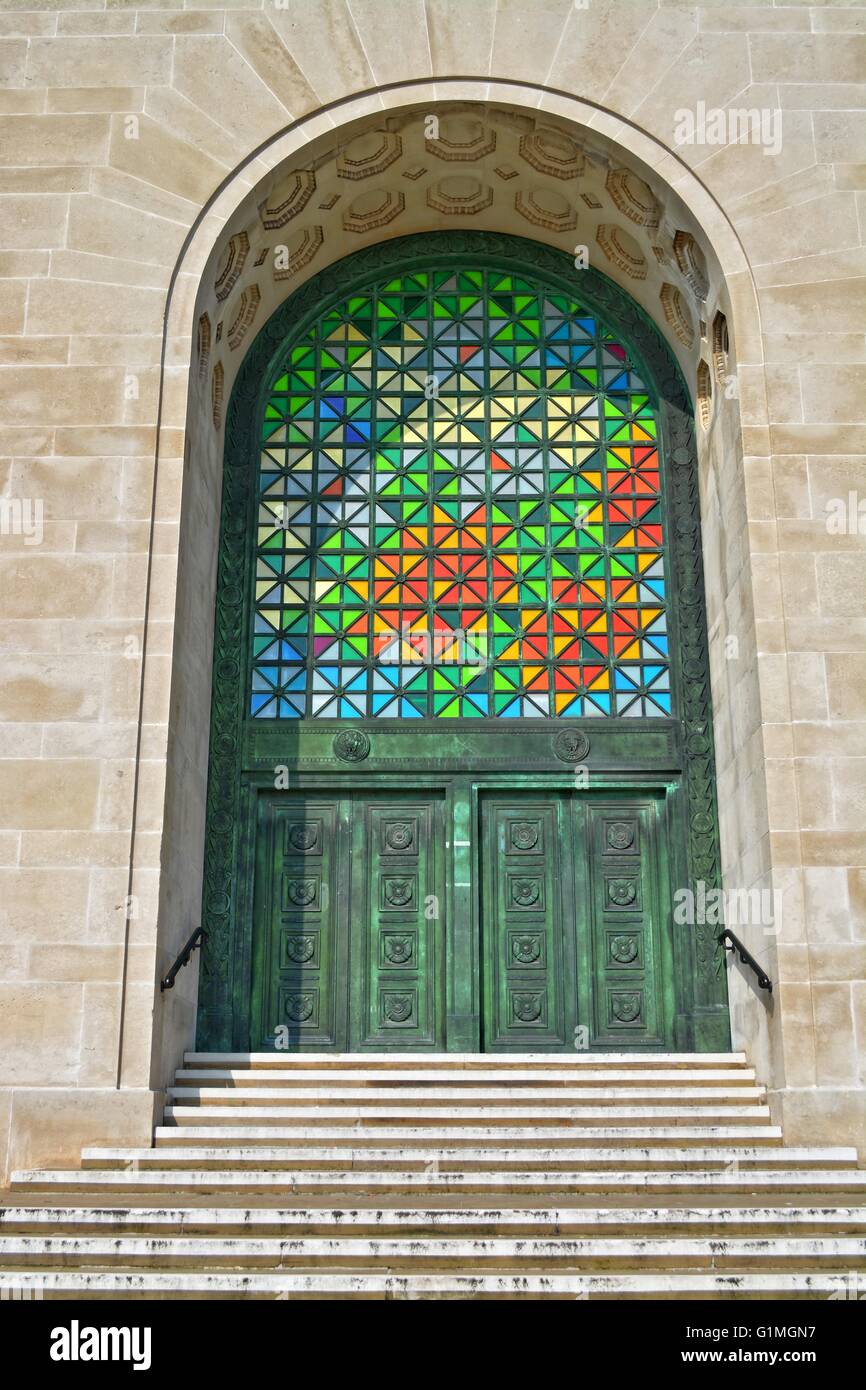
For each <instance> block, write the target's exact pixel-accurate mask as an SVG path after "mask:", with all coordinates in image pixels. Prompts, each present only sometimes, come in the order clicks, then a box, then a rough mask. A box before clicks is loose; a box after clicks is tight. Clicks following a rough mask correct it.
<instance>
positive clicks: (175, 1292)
mask: <svg viewBox="0 0 866 1390" xmlns="http://www.w3.org/2000/svg"><path fill="white" fill-rule="evenodd" d="M7 1289H8V1290H10V1291H15V1292H18V1291H20V1290H22V1289H24V1290H27V1289H32V1290H33V1291H34V1292H37V1291H38V1293H39V1296H40V1297H42V1298H43V1299H68V1298H76V1299H81V1298H111V1297H118V1296H119V1297H123V1298H127V1299H128V1298H144V1299H153V1298H158V1299H161V1298H167V1299H171V1300H172V1301H177V1300H178V1299H181V1298H193V1299H202V1298H219V1299H229V1298H230V1299H237V1298H253V1299H296V1298H307V1299H325V1300H330V1299H335V1298H339V1299H343V1298H370V1299H372V1298H375V1299H383V1298H385V1299H422V1298H423V1299H428V1298H457V1299H466V1298H473V1299H475V1298H485V1299H492V1298H507V1299H515V1298H532V1299H542V1298H544V1299H568V1300H569V1301H570V1302H573V1301H574V1300H575V1299H580V1300H583V1299H587V1300H588V1299H593V1300H595V1299H617V1300H623V1299H660V1298H663V1299H688V1300H692V1299H724V1300H725V1301H726V1302H730V1301H738V1300H740V1301H742V1300H750V1299H761V1300H772V1301H776V1300H778V1299H816V1298H838V1299H849V1298H856V1297H857V1294H856V1291H855V1290H856V1285H855V1284H854V1282H853V1280H852V1278H851V1277H850V1276H849V1275H848V1274H841V1273H839V1274H837V1273H824V1272H823V1271H822V1270H815V1271H802V1272H798V1273H793V1274H789V1273H782V1272H777V1271H773V1272H771V1273H759V1274H754V1273H750V1272H747V1273H742V1274H740V1273H705V1274H677V1273H667V1272H665V1271H660V1272H658V1273H650V1274H616V1273H611V1274H583V1275H580V1274H555V1273H552V1274H544V1275H526V1274H488V1275H484V1274H474V1273H467V1274H432V1273H429V1274H428V1273H419V1274H403V1275H399V1274H352V1273H345V1274H344V1273H340V1274H298V1273H295V1274H283V1273H276V1272H274V1273H262V1272H258V1271H255V1270H253V1271H249V1272H244V1273H227V1274H215V1273H207V1272H204V1273H198V1272H196V1273H189V1274H186V1273H184V1272H183V1271H177V1270H171V1271H166V1272H164V1273H161V1272H158V1271H153V1272H149V1273H105V1272H95V1271H86V1270H81V1271H79V1270H58V1271H53V1270H40V1271H38V1272H36V1273H31V1274H28V1273H14V1274H0V1297H2V1295H3V1292H4V1291H5V1290H7Z"/></svg>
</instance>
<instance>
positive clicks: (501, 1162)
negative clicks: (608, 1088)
mask: <svg viewBox="0 0 866 1390" xmlns="http://www.w3.org/2000/svg"><path fill="white" fill-rule="evenodd" d="M81 1161H82V1167H83V1168H85V1169H91V1168H97V1169H109V1168H117V1169H124V1170H128V1171H136V1170H137V1171H144V1170H150V1169H164V1170H168V1169H172V1170H174V1169H178V1170H185V1169H190V1168H203V1169H206V1170H208V1171H210V1170H212V1169H225V1170H229V1169H249V1168H258V1169H261V1170H262V1171H263V1172H265V1171H267V1172H277V1171H279V1172H283V1171H286V1170H288V1171H301V1170H307V1169H310V1170H322V1169H332V1170H334V1171H335V1172H339V1173H342V1172H343V1171H344V1170H346V1169H350V1168H351V1169H373V1170H377V1171H379V1170H381V1171H387V1170H390V1169H392V1168H394V1169H398V1170H400V1169H405V1170H407V1171H408V1170H410V1169H417V1170H427V1169H428V1168H430V1167H431V1166H432V1165H436V1166H437V1167H438V1168H440V1169H441V1170H443V1171H448V1170H450V1169H456V1170H461V1169H466V1170H471V1171H475V1170H476V1169H482V1170H484V1171H486V1170H488V1169H495V1170H497V1171H499V1170H501V1171H503V1172H504V1171H506V1170H509V1171H510V1170H512V1169H526V1170H527V1171H535V1170H536V1169H540V1170H541V1171H550V1170H551V1169H557V1170H566V1171H567V1170H569V1169H576V1170H579V1169H582V1168H584V1167H586V1168H590V1169H591V1168H598V1169H602V1168H604V1169H607V1168H612V1169H614V1170H617V1171H620V1170H624V1169H636V1168H671V1169H675V1168H676V1169H680V1168H705V1169H711V1170H712V1171H718V1170H719V1169H721V1168H727V1167H733V1166H734V1165H737V1164H739V1165H740V1166H742V1167H750V1166H752V1167H754V1166H757V1167H759V1168H760V1167H767V1168H768V1167H773V1168H776V1167H779V1168H786V1169H793V1168H795V1167H800V1168H808V1167H814V1168H819V1169H830V1168H854V1169H856V1164H857V1150H856V1149H848V1148H779V1149H765V1148H764V1149H762V1148H753V1147H750V1146H747V1145H743V1146H741V1147H740V1148H732V1147H728V1148H724V1149H708V1148H700V1147H697V1146H695V1147H691V1148H677V1149H672V1148H658V1149H654V1148H633V1149H623V1148H607V1149H570V1148H567V1149H557V1148H549V1147H544V1148H541V1147H536V1148H517V1149H511V1148H508V1147H507V1146H499V1145H497V1146H495V1147H490V1146H488V1147H486V1148H474V1149H469V1148H463V1149H450V1148H445V1147H439V1148H433V1147H426V1148H411V1147H406V1146H403V1147H401V1148H399V1149H398V1150H396V1151H394V1152H390V1151H388V1150H384V1151H383V1150H376V1151H375V1152H371V1150H370V1149H369V1148H368V1147H366V1146H365V1145H359V1146H358V1147H356V1148H339V1147H338V1148H330V1147H322V1146H319V1147H315V1148H314V1147H308V1148H296V1147H295V1146H294V1145H292V1144H287V1145H282V1146H276V1145H271V1146H269V1147H267V1148H264V1147H257V1146H252V1147H250V1148H246V1147H244V1146H242V1145H235V1146H233V1147H224V1148H223V1147H217V1148H195V1147H192V1148H180V1147H179V1148H168V1149H166V1148H160V1149H131V1148H122V1149H114V1148H87V1149H84V1150H83V1152H82V1155H81Z"/></svg>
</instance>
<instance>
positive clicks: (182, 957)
mask: <svg viewBox="0 0 866 1390" xmlns="http://www.w3.org/2000/svg"><path fill="white" fill-rule="evenodd" d="M204 939H205V929H204V927H196V929H195V931H194V932H193V934H192V936H191V937H190V939H189V941H188V942H187V943H186V945H185V946H184V947H183V948H182V950H181V952H180V954H179V956H178V958H177V960H176V961H175V963H174V965H173V966H172V967H171V969H170V970H169V972H168V974H167V975H163V977H162V979H161V980H160V982H159V991H160V994H161V993H162V992H163V990H166V989H174V982H175V980H176V978H177V976H178V973H179V971H180V970H182V969H183V967H184V966H185V965H188V964H189V962H190V959H191V958H192V953H193V951H194V950H195V948H196V947H197V946H200V945H201V943H202V942H203V941H204Z"/></svg>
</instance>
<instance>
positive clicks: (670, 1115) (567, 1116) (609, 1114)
mask: <svg viewBox="0 0 866 1390" xmlns="http://www.w3.org/2000/svg"><path fill="white" fill-rule="evenodd" d="M257 1098H258V1097H257ZM164 1119H165V1121H166V1123H167V1124H170V1125H199V1124H201V1122H202V1121H203V1120H206V1121H207V1123H208V1124H211V1125H213V1124H226V1125H237V1124H238V1123H239V1121H240V1120H241V1119H243V1122H244V1123H245V1124H249V1123H255V1124H256V1125H265V1124H275V1125H285V1124H286V1121H288V1120H291V1121H292V1122H293V1123H295V1122H297V1123H298V1124H303V1125H313V1124H323V1125H336V1124H342V1125H361V1126H369V1127H371V1128H372V1127H376V1126H379V1125H396V1124H399V1123H400V1122H404V1123H406V1124H410V1125H427V1124H437V1125H441V1124H450V1125H454V1124H460V1123H466V1124H478V1122H479V1120H480V1119H483V1121H484V1124H485V1125H494V1124H495V1125H510V1126H512V1127H513V1126H515V1125H525V1126H526V1127H527V1128H529V1129H531V1128H532V1127H533V1126H534V1125H538V1124H544V1125H554V1124H556V1125H570V1126H573V1125H583V1124H593V1123H595V1122H598V1121H600V1120H603V1121H604V1123H605V1125H615V1126H617V1127H619V1126H624V1127H629V1128H631V1127H632V1126H638V1127H640V1126H645V1125H646V1124H647V1123H649V1122H651V1121H660V1122H662V1123H665V1124H668V1125H676V1124H683V1125H692V1124H694V1123H695V1122H696V1121H698V1120H700V1121H701V1122H702V1123H703V1124H713V1123H718V1124H726V1123H730V1122H731V1121H736V1123H737V1124H740V1125H755V1126H765V1125H769V1123H770V1111H769V1109H768V1107H767V1106H766V1105H729V1106H702V1105H680V1106H675V1105H670V1106H668V1105H666V1106H653V1105H644V1106H636V1105H610V1106H601V1105H597V1106H593V1105H581V1106H557V1107H549V1106H548V1107H541V1106H517V1107H514V1106H508V1105H486V1106H485V1107H484V1109H483V1111H478V1110H470V1109H466V1110H465V1111H464V1112H463V1115H462V1116H461V1114H460V1107H454V1106H451V1105H435V1106H432V1105H417V1106H412V1107H411V1108H408V1109H407V1108H405V1107H401V1106H399V1105H394V1106H391V1105H378V1106H367V1105H348V1104H346V1105H325V1104H322V1105H303V1106H302V1105H298V1106H293V1105H291V1106H290V1105H270V1104H268V1105H252V1104H250V1105H244V1106H243V1107H242V1108H238V1109H234V1108H233V1107H232V1106H231V1105H225V1104H223V1105H211V1104H204V1105H199V1104H181V1105H169V1106H167V1107H166V1110H165V1114H164Z"/></svg>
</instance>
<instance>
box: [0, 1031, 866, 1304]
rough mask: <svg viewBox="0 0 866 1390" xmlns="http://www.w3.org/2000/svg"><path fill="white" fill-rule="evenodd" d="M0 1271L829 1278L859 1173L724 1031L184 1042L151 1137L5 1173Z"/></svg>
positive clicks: (175, 1278) (618, 1292) (446, 1293)
mask: <svg viewBox="0 0 866 1390" xmlns="http://www.w3.org/2000/svg"><path fill="white" fill-rule="evenodd" d="M0 1271H2V1273H0V1293H3V1292H7V1296H8V1291H10V1290H12V1289H21V1288H24V1289H25V1290H28V1289H29V1290H39V1291H40V1296H42V1297H44V1298H80V1297H87V1298H99V1297H103V1298H119V1297H120V1298H123V1297H126V1298H136V1297H138V1298H161V1297H170V1298H178V1297H184V1296H186V1297H190V1298H204V1297H212V1298H223V1299H225V1298H266V1299H267V1298H271V1299H272V1298H466V1297H483V1298H518V1297H529V1298H569V1299H575V1298H591V1299H595V1298H607V1299H613V1298H618V1299H622V1298H629V1299H633V1298H687V1299H690V1298H724V1299H731V1298H744V1299H761V1298H768V1299H787V1298H806V1299H819V1298H829V1297H836V1298H849V1297H858V1296H859V1295H858V1292H857V1290H858V1281H859V1294H862V1293H863V1292H864V1291H866V1171H864V1169H863V1168H861V1167H858V1165H857V1154H856V1151H855V1150H853V1149H846V1148H788V1147H785V1145H784V1142H783V1138H782V1133H781V1130H780V1129H779V1128H777V1127H776V1126H774V1125H772V1124H771V1123H770V1116H769V1111H768V1109H767V1106H766V1097H765V1092H764V1088H763V1087H762V1086H759V1085H757V1084H756V1081H755V1075H754V1072H753V1071H752V1070H751V1068H749V1067H747V1066H746V1062H745V1057H744V1056H743V1055H742V1054H739V1053H731V1054H723V1055H710V1054H699V1055H683V1054H679V1055H659V1054H657V1053H656V1054H645V1055H639V1056H635V1055H634V1054H630V1055H622V1056H615V1055H611V1054H609V1053H608V1054H598V1053H595V1054H589V1055H587V1054H579V1055H578V1054H575V1055H568V1056H566V1055H560V1054H556V1055H553V1054H548V1055H539V1054H532V1055H527V1056H502V1055H495V1056H494V1055H487V1056H457V1055H447V1056H443V1055H438V1056H434V1055H430V1054H414V1055H409V1054H393V1053H389V1054H381V1055H378V1054H365V1055H352V1056H338V1055H334V1054H322V1055H311V1054H307V1055H305V1056H304V1055H297V1054H287V1053H256V1054H247V1053H244V1054H211V1053H188V1054H187V1056H186V1058H185V1066H184V1068H183V1069H182V1070H180V1071H178V1073H177V1076H176V1080H175V1085H174V1086H173V1087H171V1088H170V1089H169V1092H168V1104H167V1107H166V1111H165V1116H164V1123H163V1124H162V1125H160V1126H159V1127H158V1128H157V1130H156V1133H155V1136H154V1143H153V1147H152V1148H149V1149H114V1148H98V1149H96V1148H94V1149H85V1150H84V1152H83V1154H82V1160H81V1168H80V1169H75V1170H71V1171H55V1170H50V1169H48V1170H42V1171H33V1172H20V1173H16V1174H14V1175H13V1180H12V1186H11V1191H10V1192H9V1193H8V1194H7V1196H6V1205H5V1207H4V1208H3V1209H2V1210H0Z"/></svg>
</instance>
